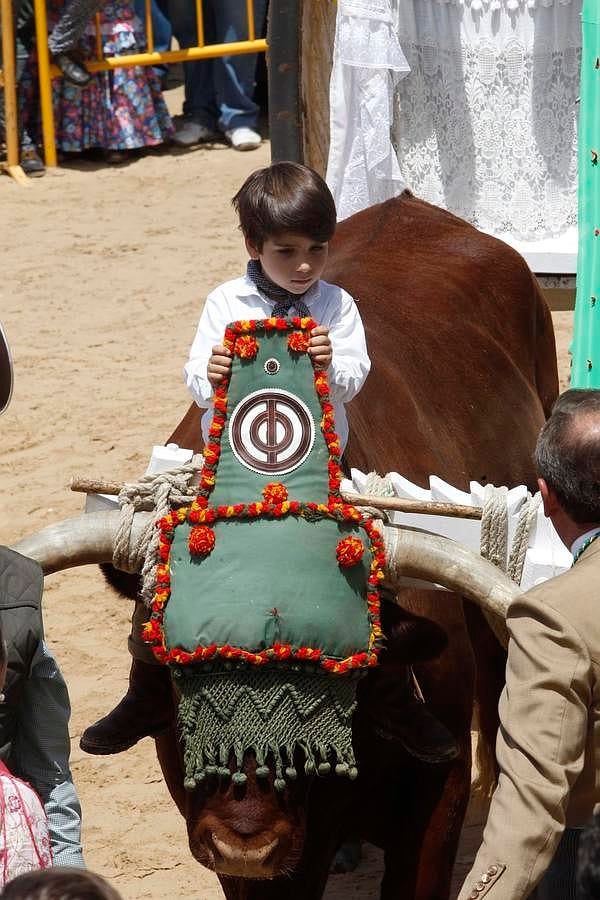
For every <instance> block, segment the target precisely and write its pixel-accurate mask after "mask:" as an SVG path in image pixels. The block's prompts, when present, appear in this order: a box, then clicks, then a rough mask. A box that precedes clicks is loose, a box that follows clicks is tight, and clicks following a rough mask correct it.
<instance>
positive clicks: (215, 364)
mask: <svg viewBox="0 0 600 900" xmlns="http://www.w3.org/2000/svg"><path fill="white" fill-rule="evenodd" d="M230 369H231V351H230V350H228V349H227V347H222V346H221V345H220V344H217V346H216V347H213V348H212V356H211V357H210V359H209V360H208V366H207V369H206V374H207V377H208V380H209V382H210V383H211V385H212V386H213V388H216V387H217V386H218V385H219V384H221V382H222V381H223V379H224V378H225V377H226V376H227V375H229V371H230Z"/></svg>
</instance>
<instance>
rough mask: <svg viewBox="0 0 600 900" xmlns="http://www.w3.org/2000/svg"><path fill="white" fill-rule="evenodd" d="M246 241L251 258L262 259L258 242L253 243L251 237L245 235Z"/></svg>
mask: <svg viewBox="0 0 600 900" xmlns="http://www.w3.org/2000/svg"><path fill="white" fill-rule="evenodd" d="M244 241H245V242H246V250H247V251H248V256H249V257H250V259H260V250H259V249H258V247H257V246H256V244H253V243H252V241H251V240H250V238H249V237H245V238H244Z"/></svg>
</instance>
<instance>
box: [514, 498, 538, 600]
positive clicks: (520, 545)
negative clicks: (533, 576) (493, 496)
mask: <svg viewBox="0 0 600 900" xmlns="http://www.w3.org/2000/svg"><path fill="white" fill-rule="evenodd" d="M541 502H542V495H541V494H540V493H537V494H535V495H534V496H533V497H532V498H531V499H530V500H528V501H527V503H524V504H523V506H522V507H521V511H520V512H519V521H518V522H517V528H516V531H515V536H514V538H513V542H512V549H511V551H510V557H509V559H508V566H507V568H506V574H507V575H508V577H509V578H512V580H513V581H515V582H516V583H517V584H521V578H522V577H523V566H524V565H525V555H526V553H527V547H528V546H529V536H530V534H531V529H532V527H533V523H534V522H535V520H536V518H537V513H538V509H539V506H540V503H541Z"/></svg>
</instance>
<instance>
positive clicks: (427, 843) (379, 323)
mask: <svg viewBox="0 0 600 900" xmlns="http://www.w3.org/2000/svg"><path fill="white" fill-rule="evenodd" d="M324 277H325V278H326V279H327V280H329V281H332V282H334V283H336V284H340V285H342V286H343V287H344V288H346V290H348V291H349V292H350V293H351V294H352V295H353V296H354V297H356V299H357V300H358V301H359V309H360V312H361V315H362V318H363V321H364V323H365V328H366V332H367V340H368V346H369V350H370V354H371V357H372V360H373V368H372V372H371V374H370V376H369V378H368V379H367V383H366V385H365V387H364V388H363V390H362V391H361V393H360V394H359V396H358V397H357V398H356V399H355V400H354V402H353V403H352V404H351V405H350V408H349V413H350V434H351V439H350V443H349V446H348V450H347V459H348V462H349V464H350V465H351V466H355V467H356V468H358V469H361V470H362V471H365V472H367V471H370V470H376V471H379V472H388V471H398V472H401V473H402V474H403V475H404V476H406V477H408V478H409V479H411V480H412V481H414V482H416V483H417V484H421V485H423V486H427V484H428V476H429V475H430V474H432V473H434V474H437V475H440V476H441V477H443V478H444V479H446V480H448V481H449V482H451V483H452V484H454V485H456V486H458V487H461V488H464V489H468V483H469V480H471V479H472V480H478V481H480V482H481V483H483V484H485V483H487V482H490V483H494V484H506V485H515V484H523V483H524V484H527V485H528V486H529V487H530V488H532V489H535V476H534V469H533V465H532V460H531V452H532V448H533V446H534V443H535V439H536V436H537V433H538V431H539V428H540V426H541V424H542V422H543V421H544V419H545V417H546V416H547V415H548V413H549V411H550V409H551V406H552V404H553V402H554V400H555V398H556V396H557V392H558V380H557V370H556V355H555V346H554V334H553V330H552V323H551V318H550V314H549V311H548V308H547V306H546V304H545V302H544V300H543V298H542V296H541V293H540V290H539V287H538V285H537V282H536V281H535V279H534V278H533V276H532V275H531V273H530V271H529V269H528V268H527V266H526V265H525V263H524V262H523V260H522V259H521V257H520V256H519V255H518V254H517V253H515V252H514V251H513V250H511V249H510V248H509V247H508V246H506V245H505V244H503V243H501V242H499V241H497V240H495V239H493V238H491V237H488V236H486V235H484V234H482V233H480V232H479V231H477V230H476V229H475V228H473V227H472V226H470V225H468V224H466V223H465V222H464V221H462V220H460V219H457V218H455V217H454V216H452V215H450V214H449V213H446V212H444V211H442V210H440V209H437V208H435V207H433V206H430V205H429V204H427V203H424V202H421V201H419V200H417V199H415V198H414V197H412V196H411V195H410V194H408V193H405V194H404V195H403V196H402V197H400V198H398V199H396V200H391V201H388V202H386V203H383V204H381V205H378V206H375V207H372V208H371V209H368V210H365V211H364V212H362V213H359V214H358V215H355V216H353V217H352V218H351V219H348V220H346V221H345V222H342V223H341V224H340V226H339V228H338V230H337V233H336V236H335V239H334V240H333V242H332V245H331V250H330V258H329V263H328V266H327V270H326V272H325V275H324ZM198 435H199V412H198V410H197V409H196V408H195V407H191V408H190V410H189V411H188V413H187V415H186V417H185V418H184V420H183V421H182V423H181V424H180V426H179V427H178V428H177V429H176V431H175V432H174V434H173V436H172V439H173V440H175V441H176V442H177V443H179V444H180V445H181V446H186V447H191V446H196V445H197V441H198ZM399 600H400V603H401V604H402V606H403V607H404V608H405V609H406V610H409V611H411V612H412V613H415V614H417V615H418V616H419V617H423V618H424V619H425V620H428V621H429V622H435V623H437V624H438V625H439V626H441V628H442V629H443V630H444V632H445V634H446V635H447V637H448V643H447V646H446V648H445V649H443V650H442V651H441V652H439V654H438V655H436V656H435V658H434V659H431V660H429V661H423V658H427V657H428V656H429V655H431V653H432V652H433V647H434V645H435V643H436V641H435V637H433V640H432V641H430V640H429V638H432V635H431V634H430V635H428V636H423V635H422V632H421V630H420V629H421V623H422V620H417V625H416V630H414V629H413V627H412V626H413V625H414V624H415V623H414V622H412V623H410V624H409V625H408V631H409V632H411V633H412V635H413V637H414V636H415V635H418V640H417V643H419V644H420V646H418V647H417V648H416V649H415V648H412V649H411V648H409V647H407V646H406V644H405V643H403V642H402V639H403V638H404V637H406V628H405V626H403V625H402V624H399V625H398V627H397V628H396V629H395V630H394V635H395V637H397V638H399V641H398V642H396V641H395V642H394V647H393V648H392V647H390V649H389V651H388V658H387V659H384V662H383V666H382V668H381V671H380V672H379V673H373V674H370V675H369V676H368V677H367V679H366V682H364V683H363V690H362V692H361V697H360V704H359V713H358V715H357V717H356V722H355V727H354V734H355V744H356V749H357V753H358V756H359V768H360V772H361V776H360V778H359V780H358V782H357V783H356V784H355V785H349V784H347V783H345V782H344V781H343V780H342V779H335V778H325V779H318V780H316V781H314V782H312V783H306V782H305V781H304V780H303V779H301V780H300V781H299V782H298V783H297V784H296V785H294V786H293V787H292V788H290V789H289V790H288V791H287V793H286V794H285V795H284V797H283V798H281V797H279V796H277V795H275V794H274V792H273V791H272V790H265V789H263V788H262V787H261V786H260V785H259V784H258V783H257V782H256V780H253V779H250V781H249V786H248V789H247V791H246V792H245V793H244V794H236V792H235V790H234V788H233V787H228V788H221V789H213V790H212V792H207V791H206V790H205V789H198V790H197V791H196V792H195V793H194V794H193V795H192V796H186V795H185V794H184V792H183V790H182V788H181V784H182V774H181V769H180V763H179V756H178V753H177V750H176V748H177V744H176V740H175V736H174V735H172V736H170V737H167V738H163V739H160V740H159V741H158V742H157V744H158V752H159V757H160V759H161V763H162V765H163V771H164V774H165V777H166V780H167V783H168V784H169V787H170V789H171V791H172V793H173V796H174V798H175V799H176V801H177V802H178V805H179V808H180V810H181V811H182V813H183V814H184V815H185V817H186V820H187V825H188V832H189V836H190V845H191V848H192V851H193V852H194V854H195V855H196V857H197V858H198V859H199V860H200V861H201V862H203V863H205V864H207V865H209V866H211V867H214V868H215V869H216V871H217V872H218V873H219V875H220V877H221V882H222V885H223V889H224V891H225V894H226V896H227V897H228V898H230V900H233V898H239V900H241V898H244V900H251V898H252V900H271V898H272V900H275V898H278V900H279V898H282V897H287V898H289V900H292V898H294V900H313V898H315V900H316V898H318V897H321V896H322V891H323V889H324V884H325V881H326V879H327V872H328V868H329V865H330V861H331V857H332V854H333V853H334V850H335V848H336V846H337V845H338V843H339V842H340V840H342V839H343V838H344V837H347V836H352V835H355V836H356V835H360V836H362V837H364V838H365V839H367V840H369V841H371V842H372V843H374V844H377V845H378V846H380V847H383V849H384V851H385V876H384V880H383V884H382V894H381V896H382V897H383V898H399V897H402V898H406V900H409V898H419V900H434V898H440V900H441V898H447V897H448V893H449V889H450V878H451V871H452V865H453V861H454V857H455V853H456V848H457V843H458V839H459V834H460V829H461V823H462V820H463V816H464V812H465V809H466V804H467V800H468V795H469V784H470V771H471V757H470V733H469V732H470V723H471V715H472V710H473V702H474V697H477V699H478V700H479V717H480V727H481V732H482V734H481V744H482V749H483V750H484V751H485V750H486V749H487V751H488V752H489V751H490V746H491V742H492V741H493V737H494V735H495V731H496V727H497V717H496V716H497V714H496V708H497V699H498V695H499V692H500V689H501V686H502V682H503V674H504V653H503V651H502V650H501V648H500V647H499V645H498V643H497V641H496V640H495V639H494V638H493V636H492V634H491V631H490V630H489V629H488V627H487V625H486V624H485V622H484V620H483V618H482V617H481V615H480V613H479V611H478V610H476V609H474V608H473V607H472V606H471V605H470V604H466V605H465V609H464V611H463V608H462V604H461V603H460V602H455V603H451V602H448V599H447V598H445V600H444V602H440V597H439V595H435V594H433V593H432V592H426V591H419V592H405V593H402V594H400V596H399ZM421 641H422V643H421ZM438 647H439V644H438ZM394 654H395V658H394ZM419 657H420V659H419ZM409 660H415V669H416V672H417V675H418V678H419V682H420V684H421V687H422V689H423V691H424V694H425V696H426V697H427V700H428V702H429V704H430V706H431V708H432V709H433V710H434V711H435V712H436V714H437V716H438V717H439V718H440V719H441V720H442V721H443V722H444V723H445V724H446V725H447V726H448V727H449V729H450V730H451V731H452V733H453V734H454V735H455V737H456V739H457V741H458V744H459V746H460V748H461V752H460V755H459V756H458V758H457V759H456V760H455V761H454V762H452V763H450V764H448V765H444V766H439V765H438V766H431V765H425V764H423V763H419V762H417V761H416V760H415V759H412V758H410V757H409V756H407V755H406V754H403V751H402V750H401V749H400V748H399V745H398V744H395V743H389V742H388V743H387V744H386V742H384V741H382V740H380V739H378V737H377V735H376V733H375V732H374V731H373V716H369V715H367V712H368V711H369V710H371V711H372V710H373V704H375V703H376V704H377V707H376V712H375V718H377V717H381V716H382V715H389V714H391V711H392V710H393V704H394V675H395V674H398V677H402V674H401V673H402V665H403V663H404V662H406V661H409ZM382 698H384V701H385V705H386V710H384V704H383V703H382ZM249 765H250V768H251V765H252V763H251V761H250V762H249ZM219 835H221V836H223V835H226V836H227V840H226V842H225V841H222V840H220V838H219V837H218V836H219ZM215 839H216V845H215ZM273 841H276V845H275V844H274V843H273ZM274 846H276V848H277V849H275V850H274V849H273V847H274ZM224 848H228V849H224ZM232 848H234V849H232ZM248 854H249V856H248ZM250 860H253V861H254V863H255V864H251V862H250ZM292 866H293V867H294V868H293V871H292V872H291V873H290V869H291V868H292ZM278 872H285V873H286V876H287V877H286V878H285V879H282V878H275V880H273V881H270V882H269V881H251V880H248V879H247V878H243V877H235V876H242V875H243V874H247V875H248V874H249V875H251V876H261V874H262V876H263V877H265V876H270V877H272V876H273V875H277V873H278Z"/></svg>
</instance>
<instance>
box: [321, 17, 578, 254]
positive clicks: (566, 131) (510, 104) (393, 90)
mask: <svg viewBox="0 0 600 900" xmlns="http://www.w3.org/2000/svg"><path fill="white" fill-rule="evenodd" d="M390 2H392V0H390ZM393 4H394V8H393V14H394V23H395V27H394V33H395V35H396V37H397V39H398V40H399V43H400V46H401V47H402V50H403V52H404V54H405V56H406V59H407V61H408V63H409V66H410V74H409V75H408V77H406V78H403V79H402V80H396V82H395V84H393V83H392V82H391V81H388V87H389V90H388V93H387V102H388V103H391V104H392V107H393V121H392V134H393V141H394V145H395V149H396V161H397V163H398V167H399V172H400V176H401V177H400V178H398V177H396V178H395V179H393V180H392V181H391V182H390V181H388V190H389V193H388V195H387V196H392V195H393V194H394V193H396V194H397V193H399V192H400V190H401V189H402V186H403V185H402V179H403V180H404V182H405V183H406V184H407V185H408V186H409V187H410V188H411V189H412V190H413V191H414V193H415V194H416V195H417V196H419V197H422V198H423V199H425V200H429V201H430V202H432V203H435V204H437V205H439V206H442V207H445V208H446V209H449V210H451V211H452V212H454V213H456V214H457V215H459V216H461V217H462V218H465V219H467V220H468V221H470V222H473V223H474V224H475V225H477V226H478V227H479V228H482V229H484V230H486V231H490V232H492V233H494V234H498V235H501V236H502V235H511V236H513V237H520V238H522V239H524V240H529V241H534V240H539V239H541V238H543V237H549V236H555V235H560V234H562V233H564V232H566V231H567V230H568V229H569V228H571V229H572V228H573V226H574V225H575V223H576V218H577V188H576V180H577V149H576V121H577V104H576V100H577V96H578V90H579V61H580V46H581V25H580V11H581V2H580V0H393ZM343 6H344V4H343V3H340V9H339V13H338V34H341V33H342V26H343V23H344V19H345V14H344V11H343ZM363 28H364V26H363ZM349 42H350V39H349V38H345V40H344V43H346V44H347V43H349ZM337 43H338V36H337V35H336V45H337ZM340 46H342V45H341V44H340ZM335 53H337V47H336V50H335ZM340 53H341V50H340ZM372 64H373V65H374V64H375V61H374V60H373V59H372ZM338 84H339V75H338V76H337V80H336V83H335V84H334V83H333V81H332V88H331V94H332V97H333V98H334V103H335V102H336V100H335V97H334V92H335V90H337V86H338ZM380 102H383V101H380ZM363 103H364V100H363V98H361V97H360V95H355V97H354V99H353V101H352V103H351V104H350V102H349V101H346V105H351V106H352V113H351V115H350V116H348V117H347V120H346V124H345V126H344V124H343V123H342V122H341V121H339V120H337V121H336V122H335V123H334V122H333V119H332V144H333V146H334V147H335V146H336V144H337V145H339V143H340V140H339V132H340V131H343V130H344V128H345V129H346V131H349V133H347V134H346V135H345V145H346V146H355V145H356V144H357V143H358V141H357V139H356V137H355V135H354V132H355V130H356V129H357V127H362V125H363V122H364V116H362V114H361V112H360V107H361V106H362V105H363ZM356 106H358V107H359V112H357V111H356V109H355V107H356ZM336 109H337V110H338V111H339V105H337V106H336ZM372 124H373V127H374V129H375V130H377V129H378V128H379V129H380V131H381V132H382V133H385V135H387V122H386V120H385V118H382V120H381V122H380V124H379V125H378V124H377V123H372ZM361 140H362V142H363V143H364V144H365V145H367V146H368V145H370V144H371V143H373V142H374V140H375V139H374V137H373V136H371V135H369V134H367V135H364V136H362V138H361ZM331 171H332V174H334V171H333V170H331ZM336 171H337V173H338V176H339V174H340V173H341V174H342V175H343V177H347V176H346V175H344V173H343V172H342V170H341V169H340V167H339V166H338V167H337V170H336ZM355 173H356V168H355V169H354V170H353V174H355ZM328 174H329V170H328ZM330 184H331V185H333V186H334V187H335V190H336V193H337V195H339V196H342V197H343V196H344V189H343V187H341V188H340V186H339V184H338V183H335V182H334V180H333V178H332V180H331V182H330ZM378 184H379V182H378ZM351 195H352V209H351V210H350V211H352V212H353V211H355V210H356V209H358V208H363V207H365V206H368V205H370V204H371V203H373V202H375V199H374V198H373V187H372V184H371V183H369V180H368V179H366V180H365V181H364V182H363V185H362V187H361V186H360V185H359V184H357V181H356V178H355V177H353V178H352V190H351ZM376 199H383V198H382V197H381V196H380V195H379V196H377V197H376ZM350 211H348V210H347V209H346V208H340V210H339V213H340V218H344V217H345V216H346V215H349V212H350Z"/></svg>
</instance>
